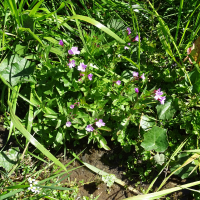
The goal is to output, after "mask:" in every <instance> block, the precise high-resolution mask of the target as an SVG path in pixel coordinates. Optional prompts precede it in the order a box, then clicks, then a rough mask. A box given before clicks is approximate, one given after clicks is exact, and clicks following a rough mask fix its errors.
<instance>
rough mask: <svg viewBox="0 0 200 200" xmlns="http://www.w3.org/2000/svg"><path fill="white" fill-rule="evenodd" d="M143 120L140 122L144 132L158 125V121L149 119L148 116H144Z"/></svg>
mask: <svg viewBox="0 0 200 200" xmlns="http://www.w3.org/2000/svg"><path fill="white" fill-rule="evenodd" d="M141 118H142V119H141V122H140V126H141V127H142V128H143V129H144V130H147V129H149V128H151V127H152V126H154V125H156V119H155V118H153V117H149V116H148V115H143V116H142V117H141Z"/></svg>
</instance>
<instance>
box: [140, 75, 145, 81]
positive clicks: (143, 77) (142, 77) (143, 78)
mask: <svg viewBox="0 0 200 200" xmlns="http://www.w3.org/2000/svg"><path fill="white" fill-rule="evenodd" d="M140 78H141V79H142V80H143V81H144V80H145V76H144V73H143V74H142V76H140Z"/></svg>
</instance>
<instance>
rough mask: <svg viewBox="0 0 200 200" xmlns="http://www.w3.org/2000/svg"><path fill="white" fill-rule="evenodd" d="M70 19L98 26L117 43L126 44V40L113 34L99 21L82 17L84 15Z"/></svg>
mask: <svg viewBox="0 0 200 200" xmlns="http://www.w3.org/2000/svg"><path fill="white" fill-rule="evenodd" d="M70 19H80V20H83V21H86V22H89V23H90V24H92V25H94V26H96V27H97V28H99V29H101V30H102V31H104V32H106V33H107V34H108V35H110V36H111V37H113V38H115V39H116V40H117V41H119V42H121V43H126V42H125V41H124V40H122V39H121V38H120V37H119V36H118V35H116V34H115V33H113V32H112V31H111V30H110V29H108V28H107V27H106V26H104V25H103V24H101V23H99V22H98V21H96V20H94V19H92V18H90V17H86V16H82V15H74V16H72V17H70Z"/></svg>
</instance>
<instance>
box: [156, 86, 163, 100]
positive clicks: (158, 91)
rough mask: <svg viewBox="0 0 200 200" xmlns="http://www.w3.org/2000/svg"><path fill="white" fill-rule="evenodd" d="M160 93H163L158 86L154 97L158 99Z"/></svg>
mask: <svg viewBox="0 0 200 200" xmlns="http://www.w3.org/2000/svg"><path fill="white" fill-rule="evenodd" d="M161 95H163V92H162V91H160V88H159V89H158V90H156V91H155V96H154V99H155V100H159V99H160V98H161Z"/></svg>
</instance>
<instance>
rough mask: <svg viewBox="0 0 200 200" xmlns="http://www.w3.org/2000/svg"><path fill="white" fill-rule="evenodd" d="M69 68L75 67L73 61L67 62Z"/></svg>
mask: <svg viewBox="0 0 200 200" xmlns="http://www.w3.org/2000/svg"><path fill="white" fill-rule="evenodd" d="M68 66H69V68H72V67H75V60H72V61H69V64H68Z"/></svg>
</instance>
